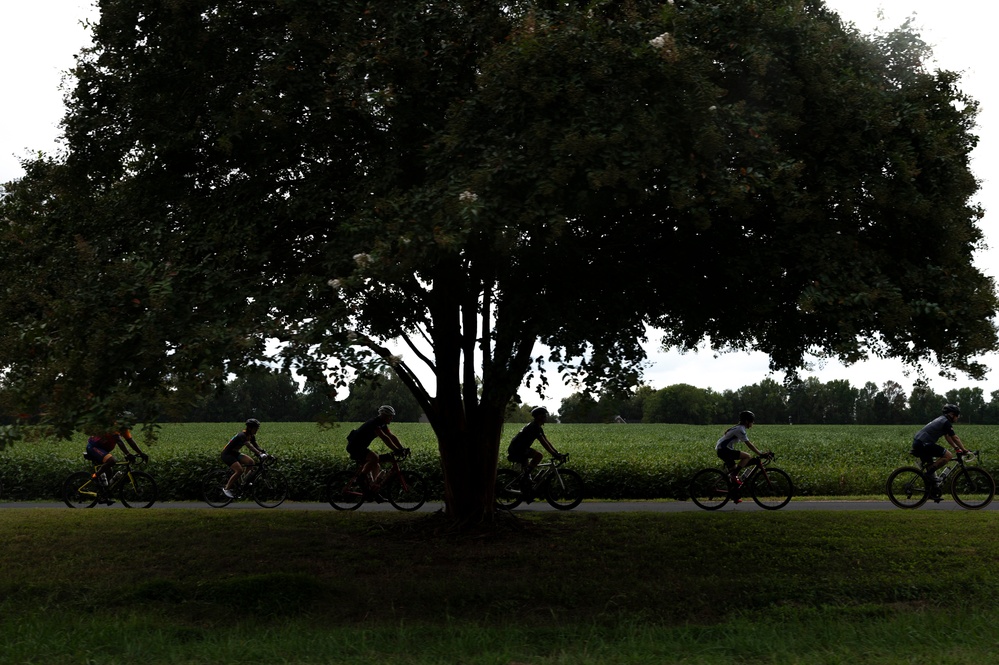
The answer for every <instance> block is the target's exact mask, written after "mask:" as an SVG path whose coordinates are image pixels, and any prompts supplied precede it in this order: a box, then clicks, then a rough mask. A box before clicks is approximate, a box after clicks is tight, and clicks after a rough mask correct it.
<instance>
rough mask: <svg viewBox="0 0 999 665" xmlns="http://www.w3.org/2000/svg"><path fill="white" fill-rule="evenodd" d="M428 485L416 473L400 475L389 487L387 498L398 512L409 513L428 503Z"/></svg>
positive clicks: (407, 472)
mask: <svg viewBox="0 0 999 665" xmlns="http://www.w3.org/2000/svg"><path fill="white" fill-rule="evenodd" d="M428 489H429V488H428V487H427V483H426V481H425V480H423V476H421V475H420V474H418V473H416V472H415V471H406V472H402V473H399V475H398V476H396V477H395V478H394V479H393V480H392V483H391V484H390V485H389V486H388V488H387V490H386V492H385V496H386V497H387V498H388V500H389V503H391V504H392V505H393V506H395V508H396V510H405V511H406V512H407V513H409V512H412V511H414V510H417V509H418V508H419V507H420V506H422V505H423V504H425V503H426V502H427V491H428Z"/></svg>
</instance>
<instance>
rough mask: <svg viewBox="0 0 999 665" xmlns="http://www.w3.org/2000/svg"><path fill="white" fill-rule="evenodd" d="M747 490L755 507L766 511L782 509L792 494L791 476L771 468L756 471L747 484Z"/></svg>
mask: <svg viewBox="0 0 999 665" xmlns="http://www.w3.org/2000/svg"><path fill="white" fill-rule="evenodd" d="M749 489H750V492H751V493H752V495H753V501H755V502H756V505H758V506H759V507H760V508H765V509H767V510H779V509H781V508H783V507H784V506H786V505H787V504H788V502H789V501H790V500H791V495H792V494H794V486H793V485H792V484H791V476H789V475H787V474H786V473H785V472H784V471H782V470H780V469H775V468H773V467H766V468H764V469H760V470H758V471H757V472H756V474H755V475H753V479H752V480H751V481H750V483H749Z"/></svg>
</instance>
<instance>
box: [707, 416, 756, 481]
mask: <svg viewBox="0 0 999 665" xmlns="http://www.w3.org/2000/svg"><path fill="white" fill-rule="evenodd" d="M755 422H756V414H755V413H753V412H752V411H743V412H742V413H740V414H739V424H738V425H733V426H732V427H729V428H728V429H727V430H725V433H724V434H722V437H721V438H720V439H718V441H717V443H715V454H717V455H718V457H719V458H721V461H722V462H724V463H725V466H726V467H727V468H728V472H729V475H730V478H731V481H732V483H733V484H734V485H741V484H742V481H741V480H739V471H741V470H742V469H744V468H745V467H746V465H747V464H749V460H750V455H749V453H747V452H746V451H745V450H736V449H735V443H736V441H742V442H743V443H745V444H746V445H747V446H749V449H750V450H752V451H753V452H754V453H756V454H757V455H760V456H766V455H768V454H769V453H762V452H760V450H759V448H757V447H756V446H754V445H753V442H752V441H750V440H749V432H748V431H747V430H749V428H750V427H752V426H753V423H755Z"/></svg>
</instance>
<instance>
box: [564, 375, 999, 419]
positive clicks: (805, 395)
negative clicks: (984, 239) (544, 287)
mask: <svg viewBox="0 0 999 665" xmlns="http://www.w3.org/2000/svg"><path fill="white" fill-rule="evenodd" d="M947 402H950V403H953V404H958V405H959V406H960V407H961V422H963V423H966V424H970V423H976V424H982V425H995V424H999V390H997V391H994V392H993V393H992V394H991V395H990V399H989V400H986V399H985V395H984V393H983V391H982V389H981V388H960V389H955V390H949V391H947V392H946V393H944V394H943V395H940V394H937V393H935V392H934V391H933V390H932V389H930V387H929V386H928V385H927V384H926V383H924V382H916V384H915V385H914V386H913V389H912V392H911V393H910V394H908V395H907V394H906V393H905V390H904V389H903V388H902V386H901V385H899V384H898V383H896V382H895V381H886V382H885V383H884V384H883V385H882V386H881V387H878V386H877V385H876V384H875V383H873V382H870V381H869V382H867V383H866V384H864V386H863V387H861V388H856V387H854V386H852V385H850V382H849V381H843V380H838V381H829V382H827V383H822V382H821V381H819V380H818V379H817V378H815V377H808V378H806V379H804V380H801V381H798V382H796V383H792V384H791V385H784V384H782V383H779V382H777V381H774V380H773V379H765V380H763V381H761V382H760V383H757V384H753V385H751V386H745V387H743V388H740V389H738V390H725V391H723V392H720V393H719V392H715V391H714V390H711V389H710V388H697V387H695V386H691V385H688V384H684V383H681V384H677V385H672V386H667V387H665V388H662V389H659V390H656V389H654V388H651V387H649V386H641V387H639V388H638V389H636V390H635V391H634V392H633V393H632V394H630V395H625V396H614V395H604V396H599V397H591V396H587V395H585V394H582V393H576V394H573V395H571V396H569V397H567V398H566V399H564V400H562V406H561V408H560V409H559V420H560V421H562V422H564V423H604V422H613V421H614V420H615V418H616V417H618V416H620V418H622V419H624V420H625V421H627V422H644V423H684V424H690V425H711V424H720V423H732V422H735V421H736V420H737V419H738V414H739V412H740V411H743V410H746V409H749V410H751V411H753V412H754V413H755V414H756V422H758V423H768V424H774V423H785V424H786V423H793V424H802V425H810V424H827V425H853V424H856V425H899V424H911V423H925V422H929V421H930V420H931V419H933V418H935V417H937V416H938V415H940V409H941V407H942V406H943V405H944V404H945V403H947Z"/></svg>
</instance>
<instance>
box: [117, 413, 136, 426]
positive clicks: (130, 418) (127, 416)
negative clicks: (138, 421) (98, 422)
mask: <svg viewBox="0 0 999 665" xmlns="http://www.w3.org/2000/svg"><path fill="white" fill-rule="evenodd" d="M116 422H117V423H118V424H119V425H131V424H133V423H134V422H135V414H134V413H132V412H131V411H122V412H121V413H119V414H118V419H117V421H116Z"/></svg>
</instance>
